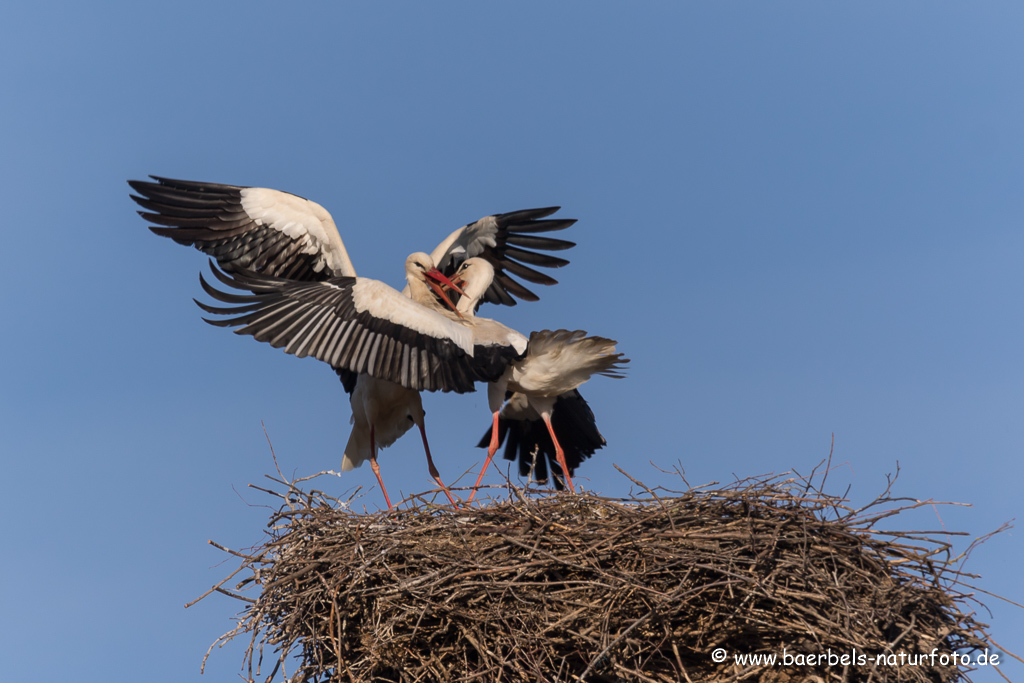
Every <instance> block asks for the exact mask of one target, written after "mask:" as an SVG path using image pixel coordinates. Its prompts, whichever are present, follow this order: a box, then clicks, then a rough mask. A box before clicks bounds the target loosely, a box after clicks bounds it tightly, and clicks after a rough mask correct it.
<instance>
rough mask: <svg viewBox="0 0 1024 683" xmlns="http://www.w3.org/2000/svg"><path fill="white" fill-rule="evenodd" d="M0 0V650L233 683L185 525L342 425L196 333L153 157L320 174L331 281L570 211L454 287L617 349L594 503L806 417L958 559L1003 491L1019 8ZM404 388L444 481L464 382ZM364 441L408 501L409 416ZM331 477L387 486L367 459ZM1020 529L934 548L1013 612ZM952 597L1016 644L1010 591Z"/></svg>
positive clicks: (790, 457)
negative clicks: (505, 283)
mask: <svg viewBox="0 0 1024 683" xmlns="http://www.w3.org/2000/svg"><path fill="white" fill-rule="evenodd" d="M3 17H4V18H3V21H2V22H0V34H2V36H3V39H2V40H0V64H2V65H3V66H2V68H0V102H2V106H0V124H2V130H3V131H4V135H3V138H4V142H3V148H2V150H3V151H2V153H0V180H2V183H0V188H2V190H0V192H2V193H3V200H4V203H3V204H4V207H5V211H4V214H3V218H4V236H5V239H4V254H5V255H6V259H5V263H6V266H5V267H4V268H2V269H0V285H2V286H3V291H4V295H3V296H2V298H0V314H2V316H0V317H2V319H3V320H4V321H5V326H4V329H5V331H6V334H3V335H2V336H0V351H2V353H0V358H2V360H0V433H2V434H3V439H2V441H0V443H2V445H0V467H2V469H0V471H2V472H3V475H2V477H3V481H5V482H6V484H7V486H6V489H7V490H6V495H5V496H3V499H2V502H0V512H2V513H3V514H4V517H5V519H6V520H7V522H8V525H9V527H10V529H11V532H10V534H9V536H8V537H9V538H10V539H11V540H12V541H13V543H10V544H8V545H9V551H8V553H7V554H5V558H4V559H5V561H4V562H2V563H0V614H2V615H4V618H3V619H0V665H2V666H0V670H2V671H3V672H4V673H3V675H4V677H5V678H7V677H9V678H10V680H28V679H38V678H39V677H40V676H42V677H44V678H47V679H49V678H53V679H55V680H56V679H58V678H61V679H68V680H76V681H93V680H97V681H98V680H104V681H109V680H111V679H112V678H114V679H120V678H121V677H131V678H137V677H138V676H139V675H140V674H141V675H142V676H144V677H145V678H146V679H147V681H152V683H161V682H162V681H175V682H180V681H210V680H225V679H232V680H233V679H234V678H235V676H236V674H237V673H238V671H239V670H240V666H241V652H242V650H243V648H244V646H243V645H230V646H228V647H225V648H224V649H222V650H217V651H215V652H214V653H213V655H212V656H211V659H210V661H209V663H208V665H207V673H206V675H205V676H200V673H199V664H200V661H201V659H202V656H203V654H204V653H205V651H206V648H207V647H208V646H209V644H210V643H211V642H213V640H214V639H215V638H216V637H217V636H219V635H220V634H221V633H222V632H224V631H227V630H229V629H230V628H231V627H232V622H231V617H232V615H233V614H234V613H235V612H236V611H237V610H238V609H239V607H238V605H237V604H236V603H235V602H234V601H231V600H228V599H227V598H223V597H219V596H213V597H211V598H207V599H206V600H204V601H202V602H201V603H199V605H197V606H195V607H192V608H190V609H188V610H185V609H183V607H182V606H183V605H184V604H185V603H186V602H189V601H191V600H192V599H194V598H195V597H197V596H198V595H200V594H202V593H203V592H204V591H205V590H206V589H207V588H209V586H210V585H211V584H212V583H215V582H216V581H218V580H219V579H220V578H223V577H224V576H226V574H227V573H228V572H230V571H231V569H233V566H234V565H233V562H231V561H228V562H225V556H224V555H223V554H222V553H220V552H218V551H216V550H215V549H213V548H212V547H210V546H209V545H207V543H206V541H207V539H213V540H216V541H217V542H219V543H222V544H224V545H226V546H230V547H246V546H249V545H252V544H255V543H258V542H259V541H260V540H261V538H262V536H261V535H262V533H263V526H264V524H265V522H266V519H267V513H268V511H267V509H266V508H265V507H263V506H265V505H270V504H272V501H269V500H268V499H267V498H266V497H265V496H263V495H262V494H259V493H258V492H256V491H253V490H252V489H248V488H247V485H248V484H250V483H254V484H262V483H263V482H265V481H266V480H265V479H264V474H267V473H271V472H273V471H274V470H273V467H274V464H273V461H272V459H271V455H270V448H269V446H268V444H267V440H266V437H265V436H264V432H263V427H264V426H265V428H266V432H267V435H269V437H270V440H271V441H272V443H273V447H274V451H275V453H276V455H277V459H278V462H279V463H280V465H281V467H282V469H283V471H285V472H286V473H288V474H290V475H291V474H294V475H295V476H305V475H308V474H312V473H314V472H317V471H320V470H324V469H331V468H334V469H337V468H338V466H339V463H340V457H341V449H342V447H343V446H344V443H345V439H346V438H347V435H348V429H349V425H348V420H349V415H350V410H349V407H348V401H347V397H346V396H345V395H344V393H343V391H342V389H341V386H340V384H339V383H338V381H337V378H336V377H335V375H334V373H333V372H332V371H331V370H330V368H328V367H327V366H326V365H324V364H323V363H319V362H317V361H314V360H311V359H305V360H298V359H295V358H292V357H290V356H287V355H285V354H284V353H282V352H281V351H279V350H277V349H273V348H270V347H269V346H268V345H265V344H259V343H256V342H255V341H253V340H252V339H251V338H248V337H244V338H243V337H239V336H236V335H233V334H230V333H228V332H227V331H225V330H223V329H217V328H214V327H211V326H209V325H206V324H205V323H203V322H202V320H201V315H202V314H201V311H199V309H198V308H197V307H196V306H195V304H194V303H193V302H192V298H193V297H201V296H202V291H201V289H200V287H199V282H198V273H199V272H200V271H201V270H204V269H205V268H206V259H205V257H203V256H202V255H201V254H199V253H198V252H195V251H194V250H191V249H186V248H183V247H180V246H178V245H176V244H174V243H173V242H171V241H170V240H166V239H162V238H158V237H156V236H154V235H153V234H151V233H150V232H149V231H148V230H147V229H146V223H145V222H144V221H142V220H141V219H140V218H139V217H138V216H137V215H136V213H135V209H136V207H135V205H134V204H133V203H132V202H131V201H130V199H129V197H128V195H129V191H130V190H129V187H128V185H127V184H126V181H127V180H129V179H141V178H144V177H145V176H146V175H147V174H155V175H162V176H169V177H177V178H186V179H194V180H205V181H212V182H224V183H232V184H240V185H256V186H263V187H272V188H276V189H281V190H287V191H289V192H294V193H296V194H299V195H302V196H305V197H308V198H310V199H313V200H315V201H317V202H319V203H320V204H322V205H323V206H324V207H325V208H327V209H328V210H329V211H330V212H331V213H332V214H333V216H334V219H335V221H336V222H337V223H338V226H339V229H340V231H341V234H342V237H343V239H344V240H345V244H346V246H347V248H348V250H349V253H350V254H351V256H352V259H353V261H354V262H355V265H356V268H357V269H358V270H359V273H360V274H361V275H365V276H369V277H375V278H378V279H381V280H384V281H386V282H388V283H389V284H391V285H393V286H399V285H400V284H401V277H402V264H403V261H404V259H405V257H406V255H407V254H408V253H410V252H412V251H417V250H429V249H431V248H433V247H434V245H435V244H437V243H438V242H439V241H440V240H441V239H442V238H443V237H444V236H446V235H447V234H448V233H449V232H450V231H451V230H453V229H454V228H456V227H458V226H460V225H462V224H464V223H466V222H468V221H471V220H475V219H476V218H479V217H481V216H484V215H487V214H491V213H495V212H503V211H512V210H516V209H522V208H530V207H536V206H549V205H560V206H562V207H563V208H562V210H561V212H560V214H559V215H564V216H568V217H573V218H577V219H579V222H578V223H577V224H576V225H575V226H573V227H572V228H570V229H569V230H567V231H565V232H564V233H561V234H560V235H558V236H559V237H564V238H565V239H570V240H573V241H575V242H577V246H576V247H575V248H574V249H572V250H571V251H569V252H566V253H565V256H566V257H567V258H569V259H570V261H571V264H570V265H569V266H567V267H565V268H564V269H561V270H560V271H558V272H557V273H556V274H555V277H557V278H558V279H559V280H560V284H558V285H557V286H554V287H547V288H538V289H537V290H536V291H537V293H538V294H539V295H540V296H541V300H540V301H539V302H536V303H525V304H521V305H519V306H517V307H515V308H514V309H498V308H495V307H493V306H492V307H489V308H486V309H482V311H481V314H483V315H487V316H490V317H494V318H498V319H500V320H501V321H502V322H504V323H506V324H508V325H510V326H512V327H514V328H516V329H518V330H520V331H522V332H524V333H528V332H529V331H530V330H535V329H544V328H552V329H554V328H569V329H584V330H587V331H589V332H590V333H592V334H599V335H602V336H606V337H611V338H614V339H616V340H618V341H619V350H621V351H622V352H624V353H625V354H626V355H627V356H628V357H629V358H630V359H632V362H631V365H630V369H629V372H628V377H627V378H626V379H621V380H613V379H606V378H596V379H594V380H593V381H591V382H590V383H588V384H587V385H585V386H584V387H583V388H582V392H583V394H584V395H585V396H586V398H587V399H588V400H589V401H590V404H591V406H592V408H593V410H594V412H595V414H596V416H597V419H598V424H599V426H600V428H601V430H602V433H603V434H604V436H605V437H606V438H607V440H608V446H607V447H606V448H605V449H604V450H602V451H599V452H598V454H597V455H596V456H595V457H594V458H593V459H592V460H590V461H588V462H587V463H585V464H584V466H583V467H582V468H581V469H580V470H579V472H578V478H579V481H580V483H582V484H583V485H584V486H586V487H587V488H588V489H590V490H593V491H597V492H600V493H604V494H607V495H613V496H617V495H625V494H627V493H628V492H629V490H630V483H629V482H628V480H626V479H625V478H624V477H622V475H620V474H619V473H618V472H617V471H616V470H615V469H614V468H613V467H612V463H615V464H617V465H619V466H620V467H623V468H624V469H625V470H627V471H628V472H629V473H630V474H631V475H633V476H634V477H636V478H638V479H640V480H642V481H644V482H645V483H647V484H648V485H652V486H657V485H662V486H667V487H677V488H678V487H679V486H680V483H679V481H678V479H676V478H674V477H672V476H670V475H667V474H664V473H663V472H662V470H666V469H671V468H673V467H675V466H677V465H678V466H680V467H682V468H684V469H685V473H686V479H687V480H688V481H689V482H690V483H691V484H695V485H696V484H704V483H707V482H713V481H719V482H729V481H733V480H734V479H736V478H743V477H747V476H753V475H759V474H764V473H771V472H776V473H781V472H786V471H789V470H796V471H798V472H802V473H808V472H810V471H811V470H812V469H813V468H814V467H815V465H817V464H818V463H820V462H821V461H822V460H823V459H824V458H825V457H827V456H828V453H829V447H830V443H831V439H832V435H833V434H834V435H835V451H834V454H833V465H834V466H835V470H834V472H833V473H832V475H830V479H829V488H830V489H832V492H833V493H837V494H841V493H843V492H844V491H846V490H847V487H849V496H850V498H851V500H852V501H854V503H864V502H866V501H868V500H870V499H872V498H874V496H875V495H877V494H878V493H880V492H881V491H882V490H883V489H884V487H885V483H886V476H887V475H889V474H892V473H895V472H896V470H897V468H899V471H900V476H899V480H898V482H897V485H896V487H895V489H894V490H895V493H896V494H897V495H900V496H906V497H909V498H915V499H929V498H931V499H935V500H943V501H955V502H959V503H965V504H967V505H968V506H969V507H967V506H962V507H959V506H958V507H939V508H932V507H926V508H924V509H922V510H921V511H919V512H918V513H915V514H914V515H910V516H907V517H898V518H896V519H894V520H890V525H889V526H890V528H905V529H921V528H926V529H938V530H940V531H941V530H947V531H949V532H964V534H965V535H964V536H963V537H952V536H951V538H952V539H953V541H954V543H955V547H956V548H957V550H958V551H962V550H965V549H966V548H967V547H968V545H969V544H970V541H971V540H972V539H974V538H977V537H980V536H983V535H985V534H987V533H989V532H991V531H994V530H995V529H997V528H999V527H1000V526H1001V525H1003V524H1004V523H1005V522H1008V521H1011V520H1013V519H1016V518H1020V517H1021V514H1022V511H1024V503H1022V502H1021V495H1020V492H1019V489H1020V481H1021V478H1022V475H1024V458H1022V454H1024V419H1022V418H1024V363H1022V360H1021V358H1022V354H1024V269H1022V268H1021V263H1022V257H1024V231H1022V229H1021V226H1022V217H1024V192H1022V191H1021V187H1022V181H1024V123H1022V122H1024V42H1022V41H1021V39H1020V38H1021V35H1022V29H1024V8H1022V7H1021V6H1020V5H1018V4H1015V3H1010V2H989V3H971V4H966V3H953V2H935V3H923V2H903V3H883V2H862V3H857V4H856V5H842V4H837V3H812V2H776V3H771V4H758V3H736V2H721V3H713V4H712V3H705V4H698V3H668V2H650V3H633V4H630V5H629V6H628V8H627V6H626V5H625V4H621V3H608V2H590V3H582V2H566V3H535V2H526V3H516V4H515V5H509V6H496V5H492V4H481V3H470V2H438V3H432V4H429V5H427V4H412V3H409V4H399V3H394V2H377V3H367V2H350V3H335V4H332V5H327V4H319V3H317V4H303V5H302V6H300V7H296V6H287V7H285V6H282V5H271V4H262V3H258V4H257V3H248V4H245V5H243V4H241V3H199V2H195V1H192V0H189V1H185V2H178V3H174V4H171V5H168V4H159V5H158V4H152V3H129V2H105V3H104V2H101V3H98V4H97V3H91V4H88V5H84V4H78V3H69V2H54V3H37V4H32V5H29V4H20V5H16V6H11V7H8V8H6V9H5V10H4V12H3ZM425 403H426V409H427V428H428V434H429V436H430V438H431V446H432V450H433V453H434V456H435V459H436V461H437V464H438V467H439V468H440V470H441V472H442V474H443V475H446V479H451V480H454V479H456V478H458V477H459V476H460V475H461V474H462V473H463V472H465V471H467V470H471V469H472V471H473V472H475V471H476V469H475V468H476V467H477V466H478V465H479V462H480V461H481V460H482V451H480V450H478V449H476V448H474V445H475V443H476V441H477V440H478V439H479V438H480V436H481V435H482V434H483V433H484V431H485V430H486V429H487V427H488V417H489V416H488V414H487V407H486V405H487V403H486V395H485V393H484V392H477V393H475V394H470V395H466V396H451V395H445V396H428V397H426V398H425ZM381 467H382V472H383V474H384V477H385V482H386V483H387V484H388V489H389V492H390V493H392V497H393V498H399V497H401V495H400V494H401V493H403V492H404V493H405V494H409V493H414V492H419V491H423V490H426V489H429V488H431V483H432V482H431V480H430V479H429V477H428V475H427V471H426V465H425V463H424V459H423V454H422V447H421V444H420V442H419V438H418V436H417V435H416V434H415V432H413V433H410V434H409V435H407V436H406V437H405V438H403V439H402V440H401V441H399V442H398V443H397V444H395V445H394V446H393V447H391V448H390V449H388V450H386V451H384V452H383V453H382V455H381ZM501 469H502V471H507V465H506V464H505V463H504V462H502V463H501ZM500 481H501V477H500V475H499V473H498V472H496V471H493V470H492V473H491V474H489V475H488V482H489V483H494V484H497V483H499V482H500ZM462 483H467V482H466V481H465V479H464V480H463V482H462ZM468 483H471V482H468ZM318 485H321V484H319V483H318ZM322 486H324V487H328V486H330V487H334V489H332V492H333V493H335V494H336V495H339V496H344V495H346V494H347V492H349V491H352V490H354V489H355V488H356V487H359V486H362V487H364V489H363V492H362V493H363V497H362V498H360V499H359V500H360V503H361V504H364V505H366V507H367V508H369V509H377V508H378V507H380V506H381V505H383V500H382V498H381V497H380V495H379V491H377V490H376V488H375V480H374V478H373V475H372V472H371V471H370V469H369V468H368V467H363V468H360V469H358V470H356V471H354V472H351V473H346V475H345V476H344V477H341V478H338V479H336V480H335V479H332V480H329V481H326V482H325V483H323V484H322ZM833 487H834V488H833ZM1021 547H1022V546H1021V543H1020V537H1019V532H1018V531H1016V530H1010V531H1008V532H1005V533H1001V534H999V535H997V536H995V537H994V538H991V539H989V540H988V541H987V542H985V543H984V544H982V545H981V546H980V547H979V548H976V549H975V550H974V551H973V552H972V554H971V556H970V558H969V559H968V560H967V561H966V563H965V564H964V570H965V571H967V572H971V573H975V574H978V575H980V578H978V579H975V580H973V582H974V584H975V585H977V586H978V587H979V588H980V589H982V590H983V591H987V592H989V593H994V594H997V595H1003V596H1005V597H1006V598H1008V599H1010V600H1013V601H1016V602H1017V603H1024V588H1022V585H1021V580H1020V569H1019V567H1020V566H1021V561H1022V560H1024V553H1022V552H1021ZM978 597H979V598H980V599H981V600H982V601H983V602H984V603H985V604H986V605H987V606H988V609H989V610H991V613H989V612H988V611H985V610H980V614H979V618H980V619H981V621H985V622H988V623H991V624H992V634H993V636H994V637H995V639H996V640H997V641H998V642H999V643H1000V644H1001V645H1002V646H1004V647H1007V648H1009V649H1011V650H1014V651H1016V652H1018V653H1021V652H1024V637H1022V635H1021V634H1024V609H1022V608H1020V607H1015V606H1013V605H1010V604H1008V603H1006V602H1003V601H1000V600H998V599H995V598H993V597H990V596H988V595H985V594H983V593H979V594H978ZM1004 661H1006V660H1004ZM112 662H114V663H115V664H114V665H115V670H114V671H111V663H112ZM1001 670H1002V672H1003V673H1004V674H1006V675H1007V676H1009V677H1010V678H1016V679H1024V665H1021V664H1020V663H1019V662H1011V661H1006V663H1005V664H1004V665H1003V667H1002V669H1001ZM122 672H123V673H122ZM972 677H973V679H974V680H975V681H985V682H987V681H997V680H1002V679H1001V678H1000V677H999V676H998V675H997V673H996V672H995V671H993V670H991V669H989V670H981V671H978V672H976V673H975V674H974V675H973V676H972Z"/></svg>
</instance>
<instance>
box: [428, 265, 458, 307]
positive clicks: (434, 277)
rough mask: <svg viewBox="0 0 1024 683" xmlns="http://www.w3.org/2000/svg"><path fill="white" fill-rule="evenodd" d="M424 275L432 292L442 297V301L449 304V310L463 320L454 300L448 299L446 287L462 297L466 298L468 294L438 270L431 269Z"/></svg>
mask: <svg viewBox="0 0 1024 683" xmlns="http://www.w3.org/2000/svg"><path fill="white" fill-rule="evenodd" d="M423 274H424V275H425V276H426V283H427V284H428V285H429V286H430V288H431V289H432V290H434V293H435V294H437V295H438V296H439V297H441V299H442V300H443V301H444V302H445V303H446V304H448V308H450V309H452V311H453V312H454V313H455V315H457V316H459V317H460V318H462V314H461V313H459V310H458V309H457V308H455V304H453V303H452V300H451V299H449V298H448V295H447V294H445V291H444V287H448V288H449V289H452V290H454V291H456V292H458V293H459V294H461V295H462V296H466V293H465V292H464V291H462V288H461V287H459V286H457V285H456V284H455V283H454V282H452V281H451V280H449V279H448V278H447V277H446V276H445V274H444V273H442V272H441V271H439V270H438V269H437V268H431V269H430V270H428V271H425V272H424V273H423Z"/></svg>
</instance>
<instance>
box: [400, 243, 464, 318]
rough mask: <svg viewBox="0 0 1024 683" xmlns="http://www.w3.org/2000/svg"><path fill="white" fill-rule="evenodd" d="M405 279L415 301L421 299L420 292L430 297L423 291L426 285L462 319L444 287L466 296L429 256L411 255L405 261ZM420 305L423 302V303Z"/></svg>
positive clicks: (418, 253) (419, 252) (422, 254)
mask: <svg viewBox="0 0 1024 683" xmlns="http://www.w3.org/2000/svg"><path fill="white" fill-rule="evenodd" d="M405 279H406V281H407V282H408V283H409V290H410V292H413V299H418V298H419V297H418V296H417V294H418V292H420V291H422V292H423V293H424V294H426V295H427V296H429V293H427V291H426V289H422V287H423V285H426V286H428V287H430V289H432V290H434V294H436V295H437V296H438V298H440V299H441V300H442V301H444V303H445V304H446V305H447V306H448V307H449V308H450V309H452V310H453V311H455V313H457V314H459V317H462V314H461V313H459V311H458V309H457V308H456V307H455V304H453V303H452V302H451V299H449V298H448V295H447V294H445V291H444V289H443V287H442V286H444V287H449V288H451V289H453V290H455V291H456V292H458V293H459V294H463V295H464V294H465V293H464V292H463V291H462V289H461V288H460V287H458V286H456V285H455V283H454V282H452V281H451V280H449V279H448V278H447V277H445V275H444V273H442V272H441V271H439V270H438V269H437V268H435V267H434V261H433V259H431V258H430V255H429V254H424V253H423V252H422V251H417V252H416V253H414V254H409V258H407V259H405ZM420 303H423V302H422V301H421V302H420Z"/></svg>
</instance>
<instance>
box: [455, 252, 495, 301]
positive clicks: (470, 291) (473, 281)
mask: <svg viewBox="0 0 1024 683" xmlns="http://www.w3.org/2000/svg"><path fill="white" fill-rule="evenodd" d="M452 280H453V281H454V282H455V284H457V285H459V286H460V287H462V289H463V296H462V298H461V299H459V311H461V312H462V313H469V312H472V311H475V310H476V307H477V304H479V303H480V299H481V298H482V297H483V295H484V292H486V291H487V288H488V287H490V286H491V282H492V281H493V280H494V266H492V265H491V264H490V262H489V261H487V260H485V259H482V258H479V257H474V258H470V259H466V260H465V261H464V262H463V264H462V265H461V266H459V269H458V270H457V271H455V275H454V276H452Z"/></svg>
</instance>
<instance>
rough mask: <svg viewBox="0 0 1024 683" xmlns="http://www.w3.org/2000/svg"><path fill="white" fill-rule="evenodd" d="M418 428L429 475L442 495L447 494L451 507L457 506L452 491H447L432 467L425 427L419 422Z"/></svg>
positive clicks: (432, 462)
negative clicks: (442, 492)
mask: <svg viewBox="0 0 1024 683" xmlns="http://www.w3.org/2000/svg"><path fill="white" fill-rule="evenodd" d="M419 428H420V436H422V437H423V450H424V451H426V453H427V468H428V469H429V470H430V476H432V477H433V478H434V481H436V482H437V483H438V484H439V485H440V486H441V490H442V491H444V495H446V496H448V502H449V503H451V504H452V506H453V507H459V504H458V503H456V502H455V499H454V498H452V492H451V491H449V490H448V487H447V486H445V485H444V482H443V481H441V473H440V472H438V471H437V468H436V467H434V459H433V458H431V457H430V446H429V445H428V444H427V429H426V427H424V426H423V425H422V424H420V425H419Z"/></svg>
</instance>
